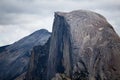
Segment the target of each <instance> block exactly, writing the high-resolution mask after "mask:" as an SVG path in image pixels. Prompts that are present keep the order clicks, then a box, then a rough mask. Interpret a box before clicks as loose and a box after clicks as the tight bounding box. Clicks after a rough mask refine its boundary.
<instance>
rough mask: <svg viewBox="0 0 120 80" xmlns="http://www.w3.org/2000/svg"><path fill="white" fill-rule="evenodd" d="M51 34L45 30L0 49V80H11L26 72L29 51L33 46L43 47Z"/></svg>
mask: <svg viewBox="0 0 120 80" xmlns="http://www.w3.org/2000/svg"><path fill="white" fill-rule="evenodd" d="M50 36H51V33H50V32H48V31H47V30H45V29H41V30H38V31H36V32H34V33H33V34H31V35H29V36H27V37H25V38H23V39H21V40H19V41H17V42H15V43H13V44H11V45H9V46H4V47H1V48H0V80H13V79H14V78H16V77H18V76H19V75H21V74H23V73H24V72H26V71H27V67H28V63H29V58H30V56H31V53H30V52H31V50H32V48H33V47H34V46H37V45H44V44H45V43H46V42H47V40H48V39H49V37H50Z"/></svg>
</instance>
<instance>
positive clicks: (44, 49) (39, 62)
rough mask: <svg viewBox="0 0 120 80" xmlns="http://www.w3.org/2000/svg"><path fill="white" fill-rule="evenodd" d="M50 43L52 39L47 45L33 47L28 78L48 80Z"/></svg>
mask: <svg viewBox="0 0 120 80" xmlns="http://www.w3.org/2000/svg"><path fill="white" fill-rule="evenodd" d="M49 44H50V39H49V40H48V41H47V43H45V45H39V46H35V47H34V48H33V50H32V55H31V58H30V64H29V68H28V71H27V74H26V80H47V77H46V75H47V61H48V56H49Z"/></svg>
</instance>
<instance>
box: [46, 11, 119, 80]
mask: <svg viewBox="0 0 120 80" xmlns="http://www.w3.org/2000/svg"><path fill="white" fill-rule="evenodd" d="M119 62H120V38H119V36H118V35H117V34H116V32H115V31H114V29H113V27H112V26H111V25H110V24H109V23H108V22H107V20H106V19H105V18H104V17H103V16H102V15H100V14H97V13H94V12H91V11H84V10H78V11H72V12H69V13H63V12H56V13H55V19H54V24H53V31H52V36H51V42H50V49H49V59H48V66H47V69H48V71H47V79H48V80H51V79H53V78H54V77H56V75H57V74H64V75H65V76H67V77H69V78H71V79H72V80H120V63H119ZM57 79H58V78H57ZM63 80H64V79H63Z"/></svg>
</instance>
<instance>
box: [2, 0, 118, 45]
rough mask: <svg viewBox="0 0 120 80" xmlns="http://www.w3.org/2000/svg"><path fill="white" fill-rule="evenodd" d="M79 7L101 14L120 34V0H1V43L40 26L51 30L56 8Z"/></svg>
mask: <svg viewBox="0 0 120 80" xmlns="http://www.w3.org/2000/svg"><path fill="white" fill-rule="evenodd" d="M78 9H85V10H91V11H95V12H98V13H100V14H102V15H103V16H105V17H106V18H107V20H108V21H109V23H110V24H112V25H113V27H114V29H115V30H116V32H117V33H118V34H119V35H120V0H0V46H3V45H7V44H11V43H14V42H15V41H17V40H19V39H21V38H23V37H24V36H27V35H28V34H30V33H32V32H34V31H36V30H39V29H41V28H45V29H47V30H49V31H52V24H53V19H54V12H56V11H65V12H68V11H72V10H78Z"/></svg>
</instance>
